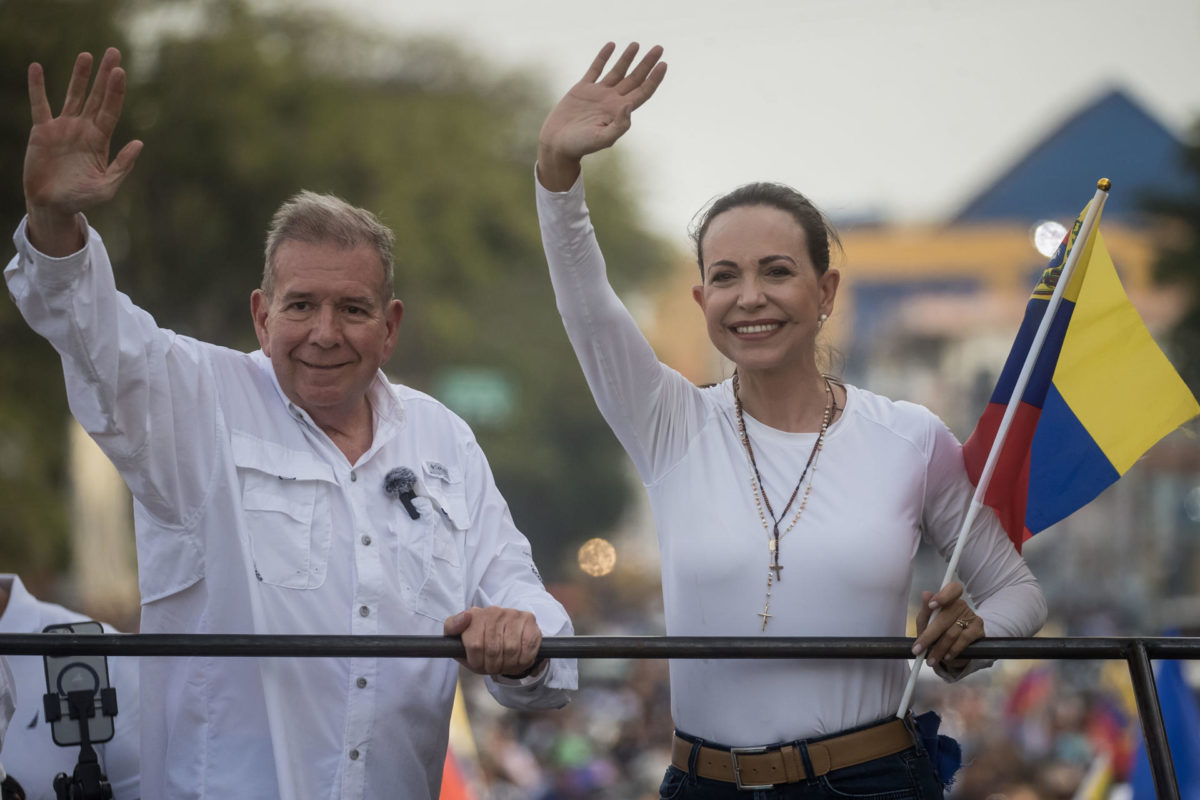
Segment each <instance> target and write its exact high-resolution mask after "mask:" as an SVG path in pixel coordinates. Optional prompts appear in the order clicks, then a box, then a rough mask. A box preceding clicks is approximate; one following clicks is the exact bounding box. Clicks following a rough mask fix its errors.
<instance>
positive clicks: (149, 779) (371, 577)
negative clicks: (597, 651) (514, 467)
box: [5, 223, 577, 800]
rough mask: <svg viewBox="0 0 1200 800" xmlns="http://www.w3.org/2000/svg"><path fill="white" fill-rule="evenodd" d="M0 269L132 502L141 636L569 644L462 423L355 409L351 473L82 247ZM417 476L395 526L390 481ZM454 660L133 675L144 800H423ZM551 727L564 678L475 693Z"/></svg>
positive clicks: (22, 239) (238, 664) (26, 251)
mask: <svg viewBox="0 0 1200 800" xmlns="http://www.w3.org/2000/svg"><path fill="white" fill-rule="evenodd" d="M14 241H15V242H16V244H17V257H16V258H15V259H14V260H13V261H12V262H11V263H10V264H9V266H8V268H7V269H6V270H5V278H6V279H7V281H8V286H9V290H10V292H11V293H12V295H13V297H14V299H15V300H16V302H17V305H18V306H19V307H20V309H21V312H22V314H24V316H25V318H26V320H27V321H28V322H29V324H30V325H31V326H32V327H33V328H34V330H36V331H37V332H38V333H40V334H41V335H43V336H45V337H46V338H47V339H48V340H49V341H50V342H51V343H52V344H53V345H54V346H55V348H56V349H57V350H58V351H59V353H60V354H61V356H62V359H63V367H64V372H65V375H66V384H67V393H68V398H69V401H70V405H71V410H72V412H73V413H74V415H75V417H76V418H77V419H78V420H79V422H80V424H82V425H83V427H84V428H85V429H86V430H87V431H88V432H89V433H90V434H91V435H92V437H93V438H94V439H95V440H96V441H97V442H98V443H99V444H100V446H101V447H102V448H103V449H104V451H105V452H106V453H107V454H108V456H109V458H111V459H112V461H113V463H114V464H116V466H117V468H118V469H119V470H120V471H121V474H122V475H123V476H124V478H125V481H126V482H127V483H128V484H129V487H130V489H131V490H132V491H133V496H134V501H135V502H134V517H135V528H136V533H137V547H138V564H139V578H138V580H139V584H140V588H141V595H142V630H143V631H144V632H148V633H150V632H152V633H160V632H194V633H271V634H312V633H320V634H347V635H364V636H370V635H390V634H423V635H441V633H442V623H443V620H444V619H445V618H446V617H448V616H450V615H452V614H455V613H457V612H459V611H461V610H463V609H464V608H467V607H470V606H471V605H479V606H484V605H497V606H505V607H510V608H517V609H522V610H526V611H530V612H532V613H534V614H535V615H536V617H537V620H538V624H539V626H540V627H541V630H542V633H543V634H544V635H547V636H562V635H570V634H571V633H572V629H571V624H570V621H569V620H568V618H567V615H566V612H565V611H564V610H563V608H562V606H561V605H560V604H559V603H558V602H557V601H555V600H554V598H553V597H551V596H550V595H549V594H548V593H547V592H546V591H545V589H544V588H543V586H542V583H541V580H540V578H539V576H538V574H537V570H536V568H535V567H534V564H533V559H532V556H531V554H530V548H529V543H528V542H527V541H526V539H525V537H524V536H522V535H521V534H520V532H519V531H518V530H517V529H516V527H515V526H514V525H513V521H512V518H511V517H510V515H509V511H508V507H507V505H506V504H505V502H504V499H503V498H502V497H501V496H500V493H499V491H498V490H497V489H496V486H495V483H494V482H493V479H492V474H491V470H490V469H489V467H488V464H487V461H486V459H485V458H484V456H483V453H482V452H480V450H479V446H478V445H477V443H476V442H475V439H474V437H473V435H472V434H471V431H470V430H469V429H468V427H467V426H466V424H465V423H463V421H462V420H460V419H459V418H458V417H457V416H455V415H454V414H453V413H451V412H450V411H449V410H448V409H446V408H445V407H444V406H443V405H441V404H440V403H438V402H437V401H436V400H434V399H433V398H431V397H429V396H428V395H425V394H422V393H420V392H417V391H414V390H412V389H409V388H407V387H404V386H398V385H392V384H389V383H388V382H387V381H386V380H385V379H384V377H383V374H382V373H380V375H379V377H378V378H377V380H376V381H375V382H374V384H373V385H372V387H371V388H370V390H369V392H368V400H369V401H370V403H371V407H372V410H373V413H374V441H373V443H372V445H371V447H370V449H369V450H367V452H365V453H364V454H363V455H362V457H361V458H359V459H358V461H357V462H356V463H354V464H350V463H348V462H347V460H346V458H345V456H344V455H343V454H342V453H341V451H340V450H338V448H337V447H336V446H335V445H334V443H333V442H332V441H331V440H330V439H329V437H328V436H326V435H325V433H324V432H322V431H321V429H320V428H318V427H317V426H316V425H315V424H314V423H313V422H312V420H311V419H310V418H309V416H308V414H307V413H305V412H304V411H303V410H302V409H300V408H298V407H297V406H295V405H293V404H292V403H291V402H289V401H288V399H287V398H286V396H285V395H284V394H283V392H282V390H281V389H280V387H279V383H278V381H277V380H276V378H275V374H274V371H273V369H272V367H271V364H270V362H269V360H268V359H267V358H266V357H265V356H263V354H262V353H261V352H255V353H252V354H245V353H240V352H236V351H233V350H228V349H225V348H221V347H216V346H214V345H210V344H206V343H204V342H199V341H196V340H195V339H191V338H188V337H185V336H179V335H177V334H175V333H172V332H171V331H167V330H163V329H160V328H159V327H158V326H157V325H156V324H155V322H154V320H153V319H152V318H151V317H150V315H149V314H147V313H146V312H145V311H143V310H141V309H139V308H137V307H136V306H134V305H133V304H132V303H131V302H130V300H129V298H128V297H126V296H125V295H123V294H120V293H118V292H117V290H116V288H115V285H114V280H113V274H112V267H111V265H110V263H109V261H108V256H107V254H106V252H105V250H104V247H103V243H102V242H101V241H100V237H99V235H98V234H97V233H96V232H95V231H92V230H90V229H89V239H88V244H87V246H86V247H85V248H84V249H83V250H81V251H80V252H78V253H75V254H73V255H71V256H68V257H66V258H62V259H53V258H49V257H47V256H45V255H43V254H41V253H38V252H37V251H36V250H35V249H34V248H33V247H32V246H31V245H30V244H29V243H28V240H27V238H26V236H25V231H24V223H22V225H21V227H20V228H18V230H17V233H16V236H15V237H14ZM397 467H408V468H409V469H411V470H413V472H414V473H416V475H417V476H418V479H419V481H418V486H417V488H416V490H417V495H418V496H417V497H416V499H415V500H414V501H413V503H414V505H415V506H416V508H417V510H418V511H419V513H420V516H419V518H418V519H415V520H414V519H411V518H410V516H409V515H408V513H406V511H405V510H404V508H403V506H402V505H401V504H400V503H399V502H397V501H396V500H394V499H393V498H392V497H390V496H388V495H387V494H386V493H385V491H384V489H383V484H384V477H385V475H386V474H387V473H388V472H389V471H390V470H392V469H394V468H397ZM457 673H458V665H457V664H456V663H455V662H454V661H453V660H450V659H424V658H408V659H374V658H344V659H333V658H262V659H254V658H232V659H218V658H156V659H149V658H147V659H143V660H142V675H141V678H142V688H143V692H142V697H143V705H142V718H143V724H144V727H143V736H142V743H143V744H142V746H143V751H142V785H143V794H144V796H146V797H156V798H157V797H162V798H167V797H170V798H203V797H209V798H222V800H224V798H232V797H236V798H312V797H321V798H377V797H406V798H429V797H436V796H437V794H438V786H439V784H440V781H441V771H442V764H443V761H444V758H445V753H446V743H447V737H448V725H449V717H450V708H451V703H452V700H453V694H454V685H455V680H456V677H457ZM488 683H489V688H490V689H491V691H492V694H493V695H495V696H496V697H497V699H499V700H500V701H501V702H502V703H504V704H505V705H510V706H514V707H526V708H545V707H557V706H561V705H562V704H564V703H565V702H566V701H567V695H566V692H565V690H569V689H574V688H575V686H576V684H577V673H576V668H575V663H574V662H573V661H564V660H552V661H551V662H550V665H549V667H548V668H547V669H546V670H545V671H544V672H543V673H542V675H541V676H539V679H537V680H533V681H524V682H521V683H514V684H511V685H505V684H501V683H497V682H495V681H492V680H489V682H488Z"/></svg>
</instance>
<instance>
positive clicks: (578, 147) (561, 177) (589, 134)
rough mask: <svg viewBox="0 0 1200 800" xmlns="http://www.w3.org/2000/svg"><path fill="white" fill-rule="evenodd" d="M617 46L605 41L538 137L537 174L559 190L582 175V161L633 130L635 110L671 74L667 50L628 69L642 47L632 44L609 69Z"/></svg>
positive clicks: (654, 49)
mask: <svg viewBox="0 0 1200 800" xmlns="http://www.w3.org/2000/svg"><path fill="white" fill-rule="evenodd" d="M615 50H616V45H615V44H613V43H612V42H609V43H608V44H606V45H604V47H602V48H601V49H600V52H599V53H598V54H597V55H596V58H595V59H593V61H592V65H591V66H590V67H588V70H587V72H586V73H584V76H583V78H581V79H580V81H579V82H578V83H576V84H575V85H574V86H572V87H571V90H570V91H568V92H567V94H566V95H565V96H564V97H563V99H562V100H559V101H558V105H556V106H555V107H554V108H553V110H551V112H550V114H549V115H548V116H547V117H546V121H545V122H544V123H543V124H542V131H541V134H540V135H539V136H538V177H539V178H540V179H541V182H542V185H543V186H545V187H546V188H547V189H550V190H551V191H556V192H562V191H566V190H567V189H569V188H571V184H573V183H574V182H575V178H576V177H578V175H579V162H580V159H582V158H583V157H584V156H586V155H587V154H589V153H594V152H596V151H597V150H603V149H604V148H606V147H612V145H613V144H614V143H615V142H616V141H617V139H619V138H621V136H622V135H623V134H624V133H625V131H627V130H629V125H630V119H631V116H632V114H633V111H634V109H636V108H638V107H639V106H641V105H642V104H643V103H645V102H646V101H647V100H649V99H650V97H651V96H652V95H653V94H654V92H655V90H656V89H658V86H659V84H660V83H662V80H663V77H664V76H665V75H666V74H667V65H666V63H665V62H662V61H660V59H661V58H662V54H663V50H662V48H661V47H658V46H655V47H652V48H650V50H648V51H647V52H646V55H645V56H643V58H642V60H641V61H640V62H638V65H637V66H636V67H635V68H634V69H633V71H632V72H629V67H630V65H631V64H633V59H634V57H635V56H636V55H637V51H638V45H637V43H636V42H634V43H632V44H630V45H629V46H627V47H626V48H625V51H624V52H623V53H621V55H620V57H619V58H618V59H617V60H616V62H615V63H614V64H613V66H612V68H611V69H609V71H608V73H607V74H604V76H603V77H601V74H602V73H604V66H605V65H606V64H607V63H608V59H609V58H611V57H612V54H613V52H614V51H615Z"/></svg>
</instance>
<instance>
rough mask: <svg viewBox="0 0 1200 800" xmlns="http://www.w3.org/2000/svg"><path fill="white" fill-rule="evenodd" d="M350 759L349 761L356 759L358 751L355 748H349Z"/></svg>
mask: <svg viewBox="0 0 1200 800" xmlns="http://www.w3.org/2000/svg"><path fill="white" fill-rule="evenodd" d="M350 760H351V761H358V751H357V750H351V751H350Z"/></svg>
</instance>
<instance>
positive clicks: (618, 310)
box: [534, 170, 704, 483]
mask: <svg viewBox="0 0 1200 800" xmlns="http://www.w3.org/2000/svg"><path fill="white" fill-rule="evenodd" d="M535 172H536V170H535ZM534 185H535V187H536V189H535V191H536V193H537V209H538V219H539V221H540V224H541V229H542V245H543V247H544V248H545V250H546V261H547V263H548V264H549V267H550V282H551V284H552V285H553V287H554V296H555V299H556V302H557V305H558V311H559V314H561V315H562V319H563V325H564V326H565V327H566V330H567V338H568V339H570V341H571V347H573V348H574V350H575V356H576V357H577V358H578V359H579V364H580V366H581V367H582V368H583V374H584V376H585V377H586V378H587V382H588V387H589V388H590V389H591V391H592V396H593V397H594V398H595V400H596V405H597V406H598V407H599V409H600V413H601V414H602V415H603V416H604V419H605V421H606V422H607V423H608V425H609V427H610V428H612V431H613V433H614V434H616V436H617V439H618V440H620V442H621V444H622V445H623V446H624V447H625V450H626V452H628V453H629V457H630V458H632V459H633V463H634V466H635V467H637V470H638V473H639V474H640V475H641V477H642V480H643V481H644V482H646V483H653V482H654V481H655V479H657V478H658V477H659V476H661V475H662V474H664V473H665V472H666V471H667V470H669V469H670V468H671V467H672V466H674V465H675V463H676V462H677V461H678V460H679V459H680V458H682V457H683V454H684V452H685V449H686V447H687V443H688V441H689V440H690V439H691V438H692V436H693V435H694V431H695V429H696V428H697V427H698V426H699V425H700V424H702V423H703V421H704V405H703V400H702V398H701V396H700V391H699V390H698V389H697V388H696V387H695V386H694V385H693V384H692V383H691V382H690V381H688V380H687V379H686V378H684V377H683V376H682V375H680V374H679V373H678V372H676V371H675V370H673V369H671V368H669V367H667V366H665V365H663V364H661V363H660V362H659V360H658V358H657V356H655V354H654V351H653V349H651V347H650V344H649V343H648V342H647V341H646V338H645V337H644V336H643V335H642V332H641V331H640V330H639V329H638V327H637V323H636V322H634V320H633V317H632V316H630V314H629V311H628V310H626V308H625V306H624V305H623V304H622V303H621V301H620V299H619V298H618V297H617V295H616V292H614V291H613V289H612V286H610V285H609V283H608V276H607V271H606V267H605V263H604V256H603V255H602V254H601V252H600V246H599V244H598V243H597V242H596V235H595V231H594V230H593V228H592V223H591V219H590V217H589V216H588V209H587V204H586V200H585V197H584V191H583V178H582V176H581V177H580V178H579V180H577V181H576V182H575V185H574V186H572V187H571V188H570V189H569V190H568V191H566V192H551V191H549V190H547V189H546V188H545V187H543V186H542V185H541V183H540V182H539V181H538V180H537V178H536V177H535V178H534Z"/></svg>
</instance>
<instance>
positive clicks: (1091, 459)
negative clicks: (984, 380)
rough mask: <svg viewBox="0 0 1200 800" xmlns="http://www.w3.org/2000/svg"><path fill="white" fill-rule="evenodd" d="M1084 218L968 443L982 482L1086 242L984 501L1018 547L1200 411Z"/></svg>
mask: <svg viewBox="0 0 1200 800" xmlns="http://www.w3.org/2000/svg"><path fill="white" fill-rule="evenodd" d="M1086 211H1087V209H1086V208H1085V209H1084V212H1085V213H1086ZM1083 218H1084V213H1081V214H1080V215H1079V218H1078V219H1076V221H1075V225H1074V226H1073V228H1072V230H1071V231H1070V232H1069V233H1068V234H1067V236H1066V237H1065V238H1064V240H1063V243H1062V244H1061V245H1059V248H1058V252H1057V253H1055V255H1054V258H1053V259H1051V261H1050V265H1049V266H1048V267H1047V268H1046V270H1045V271H1044V272H1043V273H1042V278H1041V280H1040V281H1039V283H1038V285H1037V287H1036V288H1035V289H1034V290H1033V295H1032V296H1031V297H1030V298H1029V304H1028V305H1027V306H1026V308H1025V318H1024V320H1023V321H1022V322H1021V327H1020V330H1019V331H1018V332H1017V339H1016V342H1015V343H1014V344H1013V347H1012V351H1011V352H1009V354H1008V360H1007V361H1006V362H1005V364H1004V369H1003V371H1002V372H1001V373H1000V379H999V381H998V382H997V383H996V389H995V391H993V392H992V396H991V399H990V401H989V402H988V406H987V408H986V409H985V410H984V412H983V415H982V417H980V419H979V423H978V424H977V425H976V427H975V431H974V432H973V433H972V434H971V436H970V437H969V438H968V439H967V442H966V444H965V445H963V457H964V460H965V461H966V467H967V475H968V476H969V477H970V479H971V482H972V483H974V484H976V485H978V483H979V478H980V475H981V473H982V472H983V467H984V464H985V463H986V461H987V458H988V452H989V451H990V449H991V447H992V442H993V441H994V440H995V438H996V431H997V429H998V428H999V426H1000V421H1001V419H1002V418H1003V416H1004V411H1005V407H1006V406H1007V405H1008V403H1009V400H1010V399H1011V398H1012V396H1013V392H1014V389H1015V388H1016V383H1017V378H1018V376H1019V375H1020V374H1021V370H1022V367H1023V365H1024V363H1025V360H1026V358H1027V356H1028V354H1029V350H1030V347H1031V345H1032V344H1033V340H1034V337H1035V334H1036V332H1037V330H1038V327H1039V325H1040V324H1041V322H1042V318H1043V317H1044V316H1045V315H1046V313H1047V310H1048V306H1049V302H1050V297H1051V295H1052V294H1053V292H1054V288H1055V285H1056V283H1057V282H1058V279H1059V277H1060V276H1061V274H1062V268H1063V264H1064V263H1065V262H1066V259H1067V256H1068V255H1069V253H1070V251H1071V248H1073V247H1076V246H1082V247H1083V248H1084V249H1083V251H1082V253H1081V255H1080V257H1079V261H1078V263H1077V264H1076V265H1075V271H1074V273H1073V274H1072V275H1071V276H1070V284H1069V285H1068V286H1066V287H1065V288H1064V290H1063V293H1062V297H1061V302H1060V304H1059V306H1058V308H1057V309H1056V310H1055V312H1054V317H1053V319H1052V320H1051V323H1050V327H1049V329H1048V334H1047V336H1046V338H1045V341H1044V343H1043V346H1042V349H1041V352H1040V353H1038V354H1037V356H1036V358H1037V360H1036V361H1035V363H1034V367H1033V371H1032V372H1031V374H1030V377H1029V382H1028V383H1027V384H1026V387H1025V390H1024V392H1023V393H1022V395H1021V397H1020V398H1019V405H1018V406H1017V409H1016V414H1015V416H1014V417H1013V420H1012V423H1011V427H1010V428H1009V431H1008V436H1007V438H1006V439H1005V441H1004V444H1003V448H1002V450H1001V451H1000V455H999V458H998V460H997V462H996V466H995V471H994V472H993V474H992V479H991V483H990V484H989V485H988V487H987V491H986V493H985V494H984V498H983V502H984V504H985V505H988V506H991V507H992V508H993V509H995V511H996V514H997V515H998V516H999V517H1000V521H1001V523H1002V524H1003V526H1004V529H1005V531H1007V532H1008V536H1009V538H1010V539H1012V542H1013V544H1014V545H1015V546H1016V548H1017V551H1018V552H1020V550H1021V545H1022V544H1023V543H1024V542H1026V541H1027V540H1028V539H1029V538H1030V537H1031V536H1033V535H1034V534H1035V533H1038V532H1039V531H1041V530H1044V529H1045V528H1048V527H1049V526H1050V525H1053V524H1054V523H1055V522H1058V521H1059V520H1061V519H1063V518H1064V517H1066V516H1068V515H1069V514H1071V513H1072V512H1074V511H1075V510H1076V509H1079V508H1081V507H1083V506H1085V505H1087V504H1088V503H1089V502H1090V501H1091V500H1092V499H1093V498H1095V497H1096V496H1097V495H1098V494H1100V492H1102V491H1103V490H1104V489H1105V488H1107V487H1108V486H1109V485H1110V484H1112V483H1114V482H1115V481H1116V480H1117V478H1119V477H1121V476H1122V475H1124V474H1125V472H1126V471H1127V470H1128V469H1129V468H1130V467H1131V466H1132V465H1133V462H1134V461H1136V460H1137V459H1139V458H1141V456H1142V454H1143V453H1145V452H1146V450H1148V449H1149V448H1150V447H1151V445H1153V444H1154V443H1155V442H1157V441H1158V440H1159V439H1161V438H1162V437H1164V436H1166V435H1167V434H1168V433H1170V432H1171V431H1172V430H1174V429H1175V428H1177V427H1178V426H1179V425H1181V424H1183V423H1184V422H1186V421H1188V420H1189V419H1191V418H1192V417H1194V416H1196V414H1198V413H1200V406H1198V405H1197V403H1196V399H1195V398H1194V397H1193V396H1192V393H1191V391H1189V390H1188V388H1187V386H1186V385H1185V384H1184V382H1183V380H1182V379H1181V378H1180V377H1179V375H1178V373H1176V372H1175V369H1174V367H1172V366H1171V364H1170V362H1168V361H1167V357H1166V356H1165V355H1163V352H1162V351H1161V350H1160V349H1159V348H1158V345H1156V344H1155V343H1154V339H1153V338H1151V336H1150V332H1149V331H1148V330H1146V326H1145V324H1144V323H1143V322H1142V319H1141V317H1140V316H1138V313H1137V311H1136V310H1135V309H1134V307H1133V305H1132V304H1131V303H1130V302H1129V297H1128V296H1127V295H1126V294H1125V290H1124V288H1123V287H1122V286H1121V282H1120V279H1118V278H1117V271H1116V268H1115V267H1114V266H1113V262H1112V258H1111V257H1109V255H1108V250H1107V249H1106V248H1105V246H1104V240H1103V238H1102V237H1101V236H1100V227H1099V221H1100V220H1099V215H1097V216H1096V224H1094V225H1093V226H1092V233H1091V234H1090V235H1089V236H1088V238H1087V240H1086V241H1085V242H1083V243H1082V244H1080V243H1079V242H1077V241H1076V239H1077V237H1078V235H1079V232H1080V228H1081V226H1082V224H1083Z"/></svg>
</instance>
